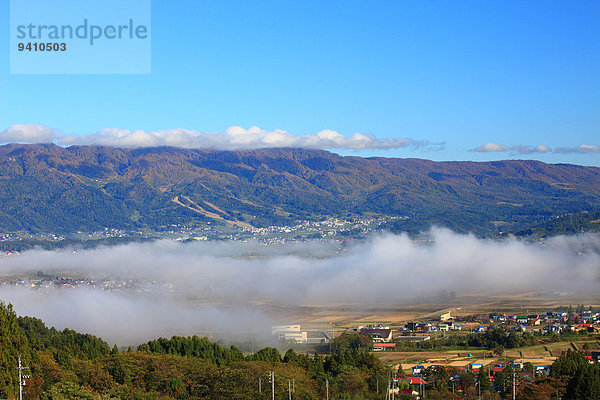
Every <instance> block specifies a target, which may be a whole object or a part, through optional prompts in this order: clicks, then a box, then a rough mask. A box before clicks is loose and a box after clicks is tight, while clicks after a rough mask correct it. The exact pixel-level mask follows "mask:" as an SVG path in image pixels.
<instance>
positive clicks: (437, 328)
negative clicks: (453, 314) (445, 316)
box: [402, 321, 462, 332]
mask: <svg viewBox="0 0 600 400" xmlns="http://www.w3.org/2000/svg"><path fill="white" fill-rule="evenodd" d="M461 329H462V328H461V326H460V325H458V324H456V323H454V322H452V321H444V322H441V323H439V324H432V323H430V322H409V323H407V324H406V325H404V327H403V328H402V330H403V331H407V332H448V331H460V330H461Z"/></svg>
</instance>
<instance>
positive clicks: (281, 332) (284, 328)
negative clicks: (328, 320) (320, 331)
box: [271, 325, 308, 343]
mask: <svg viewBox="0 0 600 400" xmlns="http://www.w3.org/2000/svg"><path fill="white" fill-rule="evenodd" d="M271 332H272V334H273V336H275V337H277V341H280V342H281V341H283V342H295V343H306V342H307V341H308V333H307V332H302V331H301V330H300V325H277V326H273V327H271Z"/></svg>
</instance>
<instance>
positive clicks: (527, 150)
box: [471, 143, 552, 154]
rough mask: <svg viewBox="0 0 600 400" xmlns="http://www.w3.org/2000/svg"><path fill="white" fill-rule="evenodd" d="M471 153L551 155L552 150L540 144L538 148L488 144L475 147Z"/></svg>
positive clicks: (520, 145)
mask: <svg viewBox="0 0 600 400" xmlns="http://www.w3.org/2000/svg"><path fill="white" fill-rule="evenodd" d="M471 151H475V152H478V153H504V152H510V153H512V154H532V153H550V152H552V149H551V148H550V147H548V146H546V145H543V144H539V145H537V146H525V145H522V144H516V145H513V146H505V145H502V144H498V143H486V144H482V145H481V146H478V147H475V148H474V149H472V150H471Z"/></svg>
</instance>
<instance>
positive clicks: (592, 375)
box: [0, 302, 600, 400]
mask: <svg viewBox="0 0 600 400" xmlns="http://www.w3.org/2000/svg"><path fill="white" fill-rule="evenodd" d="M371 345H372V343H371V339H370V338H369V337H368V336H359V335H358V334H344V335H341V336H340V337H338V338H336V339H335V341H334V342H333V343H332V354H331V355H327V356H321V355H319V354H314V355H304V354H297V353H295V352H294V351H293V350H288V351H287V352H286V353H285V354H284V355H282V354H280V352H279V351H278V350H277V349H275V348H271V347H267V348H264V349H262V350H259V351H258V352H256V353H253V354H249V355H245V354H242V353H241V352H240V351H239V350H238V349H236V348H235V347H234V346H231V347H229V348H224V347H222V346H220V345H219V344H217V343H213V342H211V341H209V340H208V339H207V338H199V337H198V336H193V337H187V338H183V337H173V338H171V339H164V338H161V339H157V340H152V341H150V342H148V343H144V344H141V345H140V346H139V347H138V349H137V350H136V351H133V350H132V349H127V350H126V351H124V352H120V351H119V350H118V349H117V347H116V346H115V347H113V348H112V349H111V348H110V347H109V345H108V344H107V343H106V342H104V341H103V340H102V339H100V338H97V337H95V336H92V335H89V334H81V333H77V332H75V331H72V330H69V329H64V330H62V331H58V330H56V329H54V328H48V327H46V326H45V324H44V323H43V322H42V321H41V320H39V319H36V318H31V317H17V315H16V313H15V312H14V310H13V309H12V306H11V305H10V304H9V305H5V304H4V303H2V302H0V396H2V398H7V399H16V398H18V370H17V365H18V358H19V356H20V357H21V360H22V362H23V365H25V366H28V367H29V369H27V370H26V371H25V372H24V374H26V375H28V376H29V377H28V378H27V379H26V385H25V386H24V398H25V399H28V400H29V399H32V400H34V399H35V400H38V399H41V400H63V399H64V400H66V399H90V400H100V399H111V398H113V399H164V400H167V399H215V400H217V399H270V398H271V395H272V394H271V385H270V383H269V381H268V379H269V378H268V376H269V373H270V372H271V371H273V372H274V376H275V398H280V399H281V398H289V395H290V391H291V390H292V388H293V392H292V398H294V399H324V398H326V396H327V392H328V393H329V398H330V399H338V400H342V399H344V400H347V399H383V398H385V389H384V388H385V386H387V384H388V382H389V379H390V374H391V372H392V371H390V370H389V369H388V368H387V367H385V366H384V365H383V364H382V363H381V361H379V360H378V359H377V358H376V357H374V356H373V354H372V353H370V352H369V350H370V348H371ZM401 371H402V368H400V369H399V372H398V376H399V377H403V375H402V372H401ZM511 376H512V370H511V369H510V366H508V367H507V368H506V369H505V371H503V372H501V373H496V374H495V375H494V376H493V377H492V379H486V378H487V377H485V376H484V373H483V370H480V372H479V373H474V374H473V373H470V372H468V371H459V370H457V369H455V368H447V367H443V366H439V367H438V368H435V369H433V370H431V371H427V373H426V374H425V378H426V379H427V380H428V381H429V382H428V385H427V389H426V390H427V398H430V399H458V398H469V399H475V398H478V396H479V392H480V391H481V397H483V398H487V399H500V398H512V389H511V384H510V383H511V380H510V377H511ZM450 377H453V378H454V379H455V380H457V379H458V381H459V382H460V388H461V391H460V393H459V391H458V390H456V391H455V390H453V389H454V388H453V385H452V383H451V381H450ZM399 386H400V387H401V388H406V389H408V387H409V385H408V384H407V383H406V382H400V384H399ZM259 388H260V389H259ZM259 390H260V391H259ZM515 394H516V398H518V399H554V398H563V399H600V366H599V365H598V363H595V364H590V363H589V362H588V360H587V359H586V357H585V355H584V354H583V353H581V352H576V351H568V352H566V353H564V354H563V355H561V356H560V357H559V358H558V360H557V361H556V362H555V363H554V365H553V366H552V373H551V374H550V376H540V377H537V378H535V379H533V380H531V381H524V380H521V381H519V383H518V385H517V390H516V393H515ZM398 398H399V399H401V398H414V397H412V396H410V395H404V394H399V395H398Z"/></svg>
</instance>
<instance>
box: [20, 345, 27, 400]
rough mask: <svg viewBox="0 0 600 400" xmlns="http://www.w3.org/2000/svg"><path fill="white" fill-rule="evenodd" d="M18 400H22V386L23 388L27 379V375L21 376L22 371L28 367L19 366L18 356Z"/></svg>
mask: <svg viewBox="0 0 600 400" xmlns="http://www.w3.org/2000/svg"><path fill="white" fill-rule="evenodd" d="M18 369H19V400H23V386H25V379H29V375H23V370H24V369H29V367H24V366H23V365H22V364H21V356H19V367H18Z"/></svg>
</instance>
